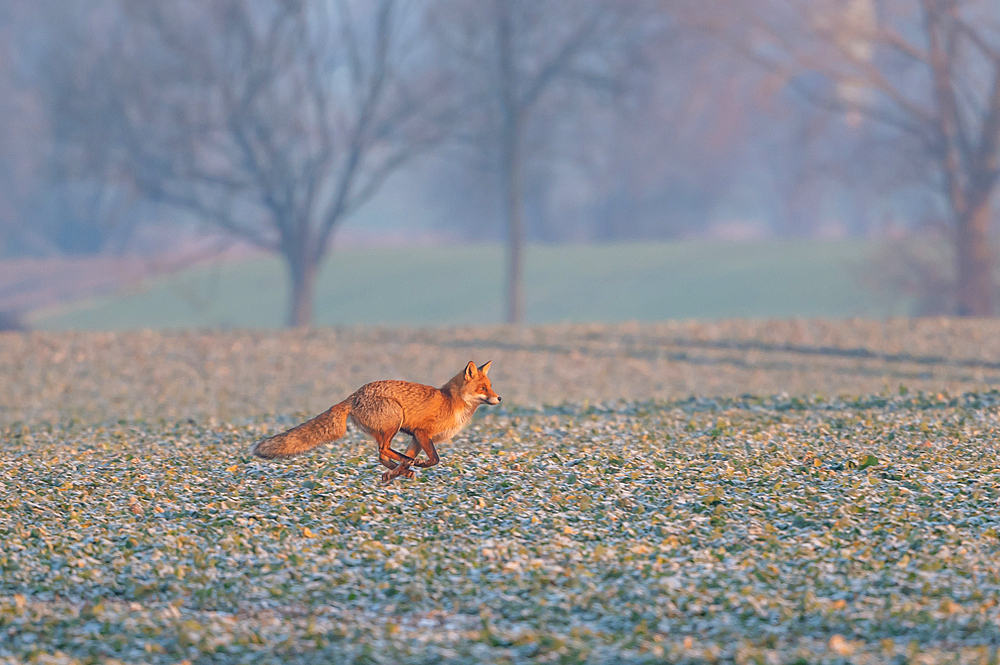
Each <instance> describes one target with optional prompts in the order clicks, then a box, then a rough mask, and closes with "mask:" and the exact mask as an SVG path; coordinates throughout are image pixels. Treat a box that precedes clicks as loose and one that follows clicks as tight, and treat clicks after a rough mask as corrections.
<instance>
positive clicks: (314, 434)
mask: <svg viewBox="0 0 1000 665" xmlns="http://www.w3.org/2000/svg"><path fill="white" fill-rule="evenodd" d="M350 413H351V403H350V400H349V399H347V400H344V401H343V402H341V403H340V404H334V405H333V406H331V407H330V408H329V409H327V410H326V411H324V412H323V413H321V414H319V415H318V416H316V417H315V418H313V419H312V420H307V421H306V422H304V423H302V424H301V425H298V426H297V427H293V428H292V429H290V430H288V431H287V432H282V433H281V434H276V435H274V436H272V437H270V438H267V439H261V440H260V441H258V442H257V443H255V444H253V446H252V447H251V448H250V452H251V453H253V454H254V455H256V456H257V457H264V458H266V459H273V458H275V457H291V456H292V455H298V454H299V453H304V452H306V451H307V450H312V449H313V448H315V447H316V446H318V445H320V444H323V443H326V442H327V441H333V440H335V439H339V438H340V437H342V436H344V433H345V432H347V416H349V415H350Z"/></svg>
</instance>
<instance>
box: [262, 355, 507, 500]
mask: <svg viewBox="0 0 1000 665" xmlns="http://www.w3.org/2000/svg"><path fill="white" fill-rule="evenodd" d="M492 362H493V361H490V362H488V363H486V364H485V365H483V366H482V367H476V364H475V363H474V362H472V361H470V362H469V364H468V365H466V367H465V369H464V370H462V371H461V372H459V373H458V374H456V375H455V376H454V377H452V379H451V380H450V381H448V383H446V384H444V385H443V386H441V388H433V387H431V386H425V385H422V384H420V383H410V382H408V381H375V382H373V383H367V384H365V385H363V386H361V387H360V388H358V390H357V391H356V392H355V393H354V394H353V395H351V396H350V397H348V398H347V399H345V400H344V401H343V402H340V403H339V404H334V405H333V406H331V407H330V408H329V409H328V410H327V411H325V412H323V413H321V414H319V415H318V416H316V417H315V418H313V419H312V420H307V421H306V422H304V423H302V424H301V425H299V426H297V427H293V428H292V429H290V430H288V431H287V432H282V433H281V434H277V435H275V436H272V437H270V438H268V439H262V440H260V441H258V442H257V443H255V444H253V447H251V448H250V452H252V453H253V454H254V455H256V456H258V457H264V458H267V459H272V458H275V457H291V456H292V455H298V454H299V453H304V452H305V451H307V450H311V449H312V448H315V447H316V446H318V445H320V444H321V443H326V442H327V441H334V440H336V439H339V438H340V437H342V436H344V433H345V432H346V431H347V417H348V416H350V417H351V420H352V421H353V422H354V424H355V425H357V426H358V427H359V428H360V429H361V430H362V431H363V432H365V433H367V434H369V435H371V436H372V437H373V438H374V439H375V442H376V443H377V444H378V460H379V462H381V463H382V465H383V466H385V467H388V468H389V470H388V471H386V472H385V473H383V474H382V480H383V481H385V482H390V481H392V479H393V478H395V477H396V476H403V477H404V478H412V477H413V470H412V469H411V468H410V467H411V466H416V467H419V468H426V467H430V466H434V465H435V464H437V463H438V461H440V458H439V457H438V454H437V450H435V448H434V444H435V443H439V442H441V441H447V440H448V439H450V438H451V437H453V436H455V434H457V433H458V431H459V430H460V429H462V428H463V427H464V426H465V424H466V423H467V422H469V418H471V417H472V414H473V413H475V411H476V409H478V408H479V406H480V405H482V404H499V403H500V396H499V395H497V394H496V393H495V392H493V386H492V384H490V380H489V379H488V378H487V376H486V375H487V374H489V371H490V363H492ZM397 432H403V433H405V434H409V435H410V437H411V439H410V446H409V447H408V448H407V449H406V452H405V453H397V452H396V451H395V450H393V449H392V448H390V447H389V444H390V443H391V442H392V438H393V437H394V436H396V433H397ZM421 450H423V451H424V454H426V455H427V459H426V460H424V461H420V462H417V461H414V458H416V456H417V455H418V454H419V453H420V451H421Z"/></svg>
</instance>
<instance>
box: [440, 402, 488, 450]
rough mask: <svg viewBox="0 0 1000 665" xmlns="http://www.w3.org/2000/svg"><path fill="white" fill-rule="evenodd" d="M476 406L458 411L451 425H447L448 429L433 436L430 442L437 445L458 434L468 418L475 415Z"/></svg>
mask: <svg viewBox="0 0 1000 665" xmlns="http://www.w3.org/2000/svg"><path fill="white" fill-rule="evenodd" d="M476 406H479V405H478V404H477V405H475V406H472V405H470V406H469V407H468V408H467V409H465V410H464V411H459V412H458V413H456V414H455V416H454V417H453V418H452V421H451V423H449V424H448V427H447V428H445V429H442V430H441V431H440V432H438V433H437V434H435V435H434V436H433V437H432V438H431V441H432V442H434V443H439V442H441V441H448V440H449V439H451V437H453V436H455V435H456V434H458V432H459V431H460V430H461V429H462V428H463V427H465V424H466V423H467V422H469V418H471V417H472V414H473V413H475V411H476Z"/></svg>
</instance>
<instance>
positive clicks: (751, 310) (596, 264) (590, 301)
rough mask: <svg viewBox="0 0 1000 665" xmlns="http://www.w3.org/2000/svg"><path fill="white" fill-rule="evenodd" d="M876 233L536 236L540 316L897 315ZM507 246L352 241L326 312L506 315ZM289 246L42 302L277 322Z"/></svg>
mask: <svg viewBox="0 0 1000 665" xmlns="http://www.w3.org/2000/svg"><path fill="white" fill-rule="evenodd" d="M870 250H871V245H870V244H869V243H867V242H865V241H855V240H851V241H834V242H830V241H813V240H806V241H770V242H754V243H729V242H718V241H696V242H683V243H642V244H616V245H580V246H532V247H530V248H529V251H528V256H527V268H526V284H527V294H528V319H529V321H530V322H533V323H545V322H559V321H574V322H579V321H599V322H612V321H625V320H639V321H657V320H667V319H694V318H698V319H721V318H730V317H749V318H778V317H830V318H847V317H854V316H884V315H887V314H889V313H890V311H889V310H888V308H887V307H886V306H885V305H879V304H878V303H877V302H876V300H875V299H874V297H873V296H872V295H871V294H870V293H869V291H868V290H867V289H866V288H865V287H864V286H863V285H862V284H861V282H860V280H859V279H858V274H859V272H861V271H862V270H863V267H864V265H865V260H866V256H867V255H868V253H869V252H870ZM503 267H504V253H503V248H502V247H501V246H452V247H419V248H380V249H350V250H344V251H336V252H334V253H333V254H332V255H331V256H330V257H329V259H328V260H327V262H326V263H325V265H324V267H323V270H322V271H321V274H320V277H319V284H318V288H317V293H316V303H315V309H316V324H317V325H321V326H329V325H345V324H347V325H350V324H397V325H398V324H407V325H448V324H465V323H488V322H494V321H499V320H501V319H502V318H503V311H504V309H503V303H504V299H503V288H504V278H503V272H504V271H503ZM287 289H288V287H287V279H286V273H285V268H284V266H283V264H282V263H281V262H280V260H279V259H277V258H275V257H263V258H258V259H252V260H245V261H241V262H235V263H228V264H216V265H204V266H200V267H196V268H192V269H189V270H186V271H183V272H181V273H178V274H175V275H172V276H169V277H165V278H160V279H155V280H150V281H149V282H148V283H145V284H142V285H138V286H137V287H136V288H135V290H134V291H133V292H132V293H126V294H121V295H117V296H114V297H107V298H101V299H98V300H94V301H91V302H87V303H79V304H77V305H74V306H71V307H64V308H61V309H58V310H49V311H43V312H36V313H35V315H34V317H33V318H32V319H31V321H30V322H31V324H32V325H33V326H35V327H38V328H41V329H47V330H66V329H82V330H124V329H136V328H154V329H157V328H188V327H198V328H216V327H252V328H273V327H279V326H281V325H283V323H284V321H285V312H286V308H287V299H288V294H287Z"/></svg>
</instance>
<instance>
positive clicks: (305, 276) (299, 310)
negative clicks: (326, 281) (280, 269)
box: [286, 256, 316, 328]
mask: <svg viewBox="0 0 1000 665" xmlns="http://www.w3.org/2000/svg"><path fill="white" fill-rule="evenodd" d="M286 260H287V262H288V273H289V277H290V278H291V286H292V294H291V296H292V298H291V303H290V307H289V310H288V325H289V327H292V328H304V327H307V326H311V325H312V324H313V295H314V293H315V287H316V264H315V263H314V262H312V261H310V260H309V259H307V258H304V257H291V256H288V257H286Z"/></svg>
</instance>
